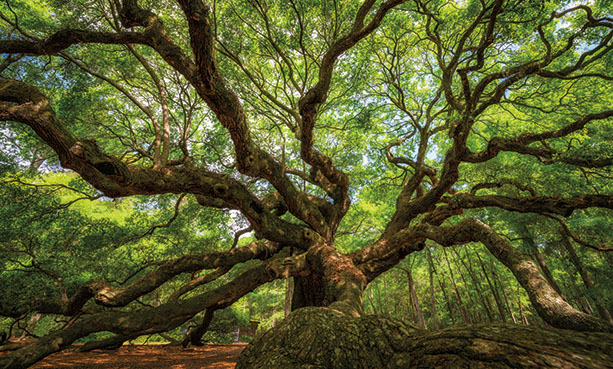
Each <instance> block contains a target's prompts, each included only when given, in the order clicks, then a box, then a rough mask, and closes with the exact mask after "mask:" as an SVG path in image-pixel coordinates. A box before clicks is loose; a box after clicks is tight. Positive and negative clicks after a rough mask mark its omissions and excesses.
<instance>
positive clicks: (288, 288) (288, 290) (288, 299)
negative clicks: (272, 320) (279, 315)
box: [285, 271, 292, 318]
mask: <svg viewBox="0 0 613 369" xmlns="http://www.w3.org/2000/svg"><path fill="white" fill-rule="evenodd" d="M286 273H287V271H286ZM291 308H292V285H291V281H290V278H289V276H288V275H287V274H286V276H285V317H286V318H287V316H288V315H289V313H290V312H291Z"/></svg>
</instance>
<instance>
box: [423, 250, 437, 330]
mask: <svg viewBox="0 0 613 369" xmlns="http://www.w3.org/2000/svg"><path fill="white" fill-rule="evenodd" d="M426 255H427V257H428V275H429V276H430V305H431V306H430V309H431V310H432V325H433V327H434V329H435V330H436V329H440V326H439V324H438V314H437V312H436V302H435V300H434V263H433V262H432V253H431V252H430V248H429V247H428V248H426Z"/></svg>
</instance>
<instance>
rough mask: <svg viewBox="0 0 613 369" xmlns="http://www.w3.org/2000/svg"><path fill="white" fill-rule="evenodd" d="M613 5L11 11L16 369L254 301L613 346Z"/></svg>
mask: <svg viewBox="0 0 613 369" xmlns="http://www.w3.org/2000/svg"><path fill="white" fill-rule="evenodd" d="M611 9H613V4H612V3H611V1H609V0H592V1H581V2H577V1H547V2H543V1H532V0H463V1H459V0H458V1H439V0H430V1H424V0H410V1H409V0H383V1H381V0H363V1H356V0H333V1H297V0H284V1H275V0H228V1H219V2H218V1H212V2H206V1H203V0H141V1H137V0H82V1H81V0H80V1H64V0H62V1H59V0H44V1H40V0H39V1H31V0H8V1H6V2H3V3H2V4H1V5H0V54H1V56H2V61H1V62H0V73H1V74H0V121H1V122H2V123H1V128H0V134H1V136H0V181H1V183H2V185H1V187H0V204H1V208H0V215H1V216H0V265H1V266H2V268H1V269H0V283H1V284H2V288H0V328H4V329H6V330H9V331H10V333H11V335H12V336H19V335H23V336H26V335H33V336H36V337H37V340H36V341H34V342H33V343H30V344H17V345H16V346H12V347H15V348H16V347H19V348H20V349H19V350H17V351H15V352H13V353H12V354H10V355H8V356H5V357H1V358H0V367H4V366H6V367H20V365H22V366H23V365H29V364H31V363H34V362H36V361H37V360H40V359H41V358H42V357H44V356H45V355H48V354H49V353H51V352H54V351H57V350H60V349H63V348H65V347H67V346H69V345H70V344H72V343H73V342H75V341H76V340H79V339H84V338H85V339H86V340H89V341H91V342H92V346H91V347H97V346H105V345H106V346H116V345H118V344H121V343H122V342H124V341H126V340H130V339H136V338H137V337H141V336H150V335H152V334H157V333H162V334H163V333H164V332H171V333H170V335H165V337H166V339H177V338H178V337H179V336H178V334H177V332H178V331H179V329H180V327H184V326H187V325H190V326H196V325H200V324H202V326H201V327H200V329H197V328H194V329H193V330H192V332H191V333H190V334H188V336H189V337H187V338H186V339H185V341H184V343H185V344H187V343H188V341H189V342H192V343H196V344H198V343H199V342H200V336H202V334H203V331H205V330H206V328H207V327H208V324H209V323H210V321H211V319H214V318H213V313H214V312H215V311H217V310H220V309H224V308H227V307H229V306H231V305H233V304H235V305H234V309H235V310H234V311H235V313H236V314H237V315H238V316H240V319H238V318H237V319H238V320H240V321H242V323H241V324H245V321H246V320H247V317H251V318H252V319H256V320H261V321H263V324H262V325H263V326H265V327H270V326H271V325H272V324H273V323H272V321H273V319H274V320H277V319H278V320H281V319H282V318H283V317H284V316H286V315H287V314H288V313H289V312H290V310H291V311H294V313H292V314H291V315H290V316H289V318H288V319H287V321H288V323H284V324H285V325H284V326H283V327H284V328H281V329H278V330H273V331H274V332H273V333H271V335H269V336H268V337H273V336H274V335H276V336H274V337H277V338H278V337H285V335H288V334H290V333H291V329H293V328H292V327H294V326H295V324H298V323H297V322H302V320H301V319H307V321H311V322H314V323H313V324H316V322H317V321H318V319H320V320H321V317H323V316H326V317H330V318H329V319H336V318H338V319H358V321H360V322H362V321H363V320H360V319H363V317H364V316H365V315H366V314H371V313H375V314H391V315H392V316H393V317H394V318H396V319H401V320H405V321H407V322H411V323H412V324H415V325H416V326H417V327H420V328H428V329H439V328H444V327H447V326H450V325H456V324H472V323H481V322H490V323H492V322H513V323H516V324H524V325H531V326H541V325H546V326H552V327H555V328H562V329H572V330H576V331H586V332H609V333H610V332H613V318H612V317H611V314H610V310H611V309H612V308H613V295H612V293H611V291H612V290H613V288H612V287H613V277H612V276H613V273H612V271H613V253H612V252H611V251H613V247H612V246H611V245H612V241H613V232H612V231H611V226H610V225H611V223H612V222H613V213H611V209H613V181H612V179H613V170H612V169H613V118H612V117H613V110H611V106H613V94H612V93H611V87H612V84H611V81H612V80H613V75H611V71H613V51H612V49H613V40H612V38H613V14H611ZM283 289H285V291H283ZM303 307H317V308H321V310H314V311H316V313H315V315H316V316H319V318H317V317H315V318H311V317H310V315H308V314H311V312H312V311H313V310H310V309H305V310H303V313H302V315H300V314H299V312H300V310H301V309H300V308H303ZM228 311H229V310H228ZM319 312H321V313H319ZM203 313H204V317H203V318H201V317H202V316H203ZM284 313H285V314H284ZM317 314H322V315H317ZM336 314H338V315H336ZM292 319H294V320H292ZM310 319H312V320H310ZM326 319H328V318H326ZM369 319H370V318H369ZM373 319H383V318H373ZM238 320H237V321H238ZM201 321H202V323H201ZM321 321H325V319H324V320H321ZM364 321H365V320H364ZM375 321H377V320H370V321H366V323H356V324H358V325H359V324H366V326H368V324H375V323H373V322H375ZM377 322H378V321H377ZM233 324H234V323H233ZM237 324H238V323H237ZM301 324H302V323H301ZM378 324H379V323H376V324H375V325H378ZM381 324H382V325H381V326H387V325H386V324H387V323H385V324H383V323H381ZM398 324H404V323H390V327H392V328H390V330H395V329H396V328H394V327H397V326H398ZM283 329H285V330H283ZM521 329H523V328H521ZM400 331H402V330H401V329H400V330H399V332H400ZM100 332H104V333H100ZM288 332H290V333H288ZM518 332H519V331H518ZM522 332H524V331H522ZM373 334H375V333H373ZM377 334H378V333H377ZM399 334H400V333H399ZM414 334H415V333H411V335H414ZM521 334H522V335H523V334H525V335H526V336H530V334H529V333H521ZM560 334H562V333H560ZM173 337H174V338H173ZM411 337H413V336H411ZM593 337H596V336H593ZM598 337H600V338H598V339H596V341H598V340H600V341H601V342H609V343H610V342H613V341H612V340H611V337H610V335H609V336H606V335H602V336H598ZM602 337H608V338H606V339H603V338H602ZM277 338H275V339H277ZM607 340H608V341H607ZM263 342H265V339H264V340H263V341H258V342H257V343H256V344H254V345H253V347H254V348H253V350H257V349H258V348H262V347H268V346H266V344H265V343H263ZM280 342H281V341H280ZM283 342H285V341H283ZM288 342H289V341H288ZM543 342H551V340H550V339H549V338H547V339H544V341H543ZM568 342H570V341H568ZM545 344H546V343H543V345H545ZM607 344H608V343H607ZM569 345H571V344H569ZM290 346H291V344H290V343H287V347H288V350H290V349H289V347H290ZM0 347H2V346H0ZM250 350H251V348H250ZM394 350H396V349H394ZM403 350H404V351H403V352H407V351H406V350H408V349H406V348H405V349H403ZM396 351H397V350H396ZM253 352H256V351H252V352H250V353H249V354H247V355H246V356H245V357H250V358H253V355H254V354H253ZM288 352H289V351H288ZM250 355H251V356H250ZM287 355H288V356H291V355H290V354H287ZM256 356H257V355H256ZM381 357H383V356H381ZM249 360H251V359H249ZM254 360H255V359H254ZM258 360H259V359H258ZM262 360H263V359H262ZM266 360H269V359H266ZM274 360H277V359H276V358H275V359H270V361H268V362H267V364H266V365H269V366H270V367H274V365H273V364H271V363H274V362H275V361H274ZM309 360H311V359H308V360H307V359H305V361H304V363H313V365H315V364H316V363H319V362H318V361H317V360H319V359H317V358H312V360H313V361H309ZM386 360H388V359H386ZM386 360H384V361H383V362H382V363H383V364H385V365H392V364H389V363H391V362H394V360H395V359H389V360H388V361H386ZM568 360H578V359H568ZM605 360H606V358H605ZM256 361H257V360H256ZM256 361H248V359H245V361H244V362H243V363H242V364H241V365H248V364H247V363H251V364H249V365H252V366H254V367H257V366H258V365H264V364H262V362H258V363H257V364H253V363H255V362H256ZM569 362H570V361H569ZM383 364H382V365H383ZM279 365H280V364H279ZM305 365H306V364H305ZM317 365H319V364H317ZM321 365H323V366H325V365H324V364H321ZM328 365H332V364H328ZM334 365H336V364H334ZM360 365H362V364H360ZM365 365H370V364H365ZM372 365H374V364H372ZM397 365H400V364H397ZM577 365H579V364H577ZM603 365H604V364H603ZM392 367H393V365H392Z"/></svg>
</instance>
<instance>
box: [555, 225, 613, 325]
mask: <svg viewBox="0 0 613 369" xmlns="http://www.w3.org/2000/svg"><path fill="white" fill-rule="evenodd" d="M560 233H561V234H562V245H564V248H565V249H566V251H567V252H568V256H569V257H570V261H571V262H572V263H573V264H574V265H575V268H576V269H577V271H578V272H579V275H580V276H581V280H582V281H583V284H584V285H585V288H586V290H588V291H591V290H593V289H594V283H593V282H592V279H591V277H590V275H589V273H588V272H587V270H586V269H585V266H584V265H583V263H582V262H581V259H579V256H578V255H577V252H576V251H575V248H574V247H573V244H572V243H571V242H570V239H569V238H568V236H567V235H566V234H564V232H563V231H561V232H560ZM588 296H589V295H588ZM590 300H592V302H593V303H594V305H595V306H596V310H598V314H599V315H600V317H601V318H602V319H605V320H606V321H608V322H609V323H611V324H613V317H611V313H610V312H609V310H607V308H606V307H604V306H603V305H602V304H599V303H598V302H597V301H594V300H593V299H591V298H590Z"/></svg>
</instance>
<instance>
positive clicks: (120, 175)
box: [69, 140, 130, 184]
mask: <svg viewBox="0 0 613 369" xmlns="http://www.w3.org/2000/svg"><path fill="white" fill-rule="evenodd" d="M69 151H70V153H71V154H72V155H74V157H75V158H76V159H78V161H80V162H81V163H82V164H85V165H87V166H89V167H93V168H94V169H95V170H96V171H98V172H99V173H100V174H102V175H104V176H110V177H116V179H118V180H119V181H120V182H121V183H124V184H125V183H128V182H129V177H130V176H129V171H128V169H127V167H126V166H125V164H123V163H122V162H121V161H119V160H117V159H115V158H113V157H111V156H109V155H106V154H105V153H104V152H102V150H100V148H99V147H98V144H97V143H96V141H95V140H81V141H77V142H76V143H75V144H74V145H72V146H71V147H70V149H69Z"/></svg>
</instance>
